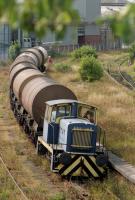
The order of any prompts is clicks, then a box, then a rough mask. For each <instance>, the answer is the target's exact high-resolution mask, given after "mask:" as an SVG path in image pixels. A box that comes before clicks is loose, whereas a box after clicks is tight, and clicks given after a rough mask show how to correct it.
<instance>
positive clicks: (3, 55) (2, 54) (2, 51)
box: [0, 44, 9, 61]
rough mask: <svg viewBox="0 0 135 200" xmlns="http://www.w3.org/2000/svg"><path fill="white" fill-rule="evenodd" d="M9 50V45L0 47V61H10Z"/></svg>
mask: <svg viewBox="0 0 135 200" xmlns="http://www.w3.org/2000/svg"><path fill="white" fill-rule="evenodd" d="M8 49H9V46H8V45H5V44H3V45H2V44H1V45H0V60H2V61H6V60H8Z"/></svg>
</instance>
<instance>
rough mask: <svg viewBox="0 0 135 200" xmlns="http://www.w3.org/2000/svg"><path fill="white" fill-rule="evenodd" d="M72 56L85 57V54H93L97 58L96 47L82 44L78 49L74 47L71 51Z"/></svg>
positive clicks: (76, 57)
mask: <svg viewBox="0 0 135 200" xmlns="http://www.w3.org/2000/svg"><path fill="white" fill-rule="evenodd" d="M71 55H72V57H73V58H75V59H78V58H82V57H86V56H93V57H95V58H97V53H96V49H95V48H93V47H91V46H88V45H87V46H82V47H81V48H79V49H76V50H75V51H73V52H72V53H71Z"/></svg>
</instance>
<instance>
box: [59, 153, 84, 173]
mask: <svg viewBox="0 0 135 200" xmlns="http://www.w3.org/2000/svg"><path fill="white" fill-rule="evenodd" d="M80 160H81V157H80V158H78V159H77V160H76V161H75V162H73V163H72V164H71V165H70V166H69V167H68V168H67V169H66V170H65V171H64V172H63V173H62V174H61V175H62V176H66V175H67V174H68V173H70V172H71V170H73V169H74V168H75V167H76V166H77V165H78V164H79V163H80ZM73 174H74V173H73Z"/></svg>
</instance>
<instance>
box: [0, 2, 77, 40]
mask: <svg viewBox="0 0 135 200" xmlns="http://www.w3.org/2000/svg"><path fill="white" fill-rule="evenodd" d="M0 20H1V22H4V23H5V22H6V23H7V22H8V24H10V25H11V26H12V27H13V28H17V27H20V28H22V29H23V30H26V31H28V32H35V33H36V34H37V35H38V36H39V37H42V36H44V34H45V33H46V32H47V31H48V30H50V31H52V32H53V31H55V32H56V36H57V37H58V38H59V37H62V36H63V35H64V31H65V30H66V26H67V25H69V24H71V23H72V24H74V23H77V22H78V21H79V15H78V13H77V11H75V10H74V9H73V6H72V0H10V1H9V0H0Z"/></svg>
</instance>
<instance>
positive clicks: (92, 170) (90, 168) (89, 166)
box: [84, 156, 99, 177]
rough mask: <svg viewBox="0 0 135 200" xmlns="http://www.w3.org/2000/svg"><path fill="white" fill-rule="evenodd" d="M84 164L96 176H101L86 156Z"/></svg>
mask: <svg viewBox="0 0 135 200" xmlns="http://www.w3.org/2000/svg"><path fill="white" fill-rule="evenodd" d="M91 157H92V156H91ZM91 157H90V158H91ZM84 165H85V166H86V167H87V168H88V170H89V171H90V172H91V173H92V175H93V176H94V177H99V175H98V174H97V172H96V171H95V170H94V169H93V168H92V166H91V165H90V164H89V163H88V161H87V160H86V159H85V158H84Z"/></svg>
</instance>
